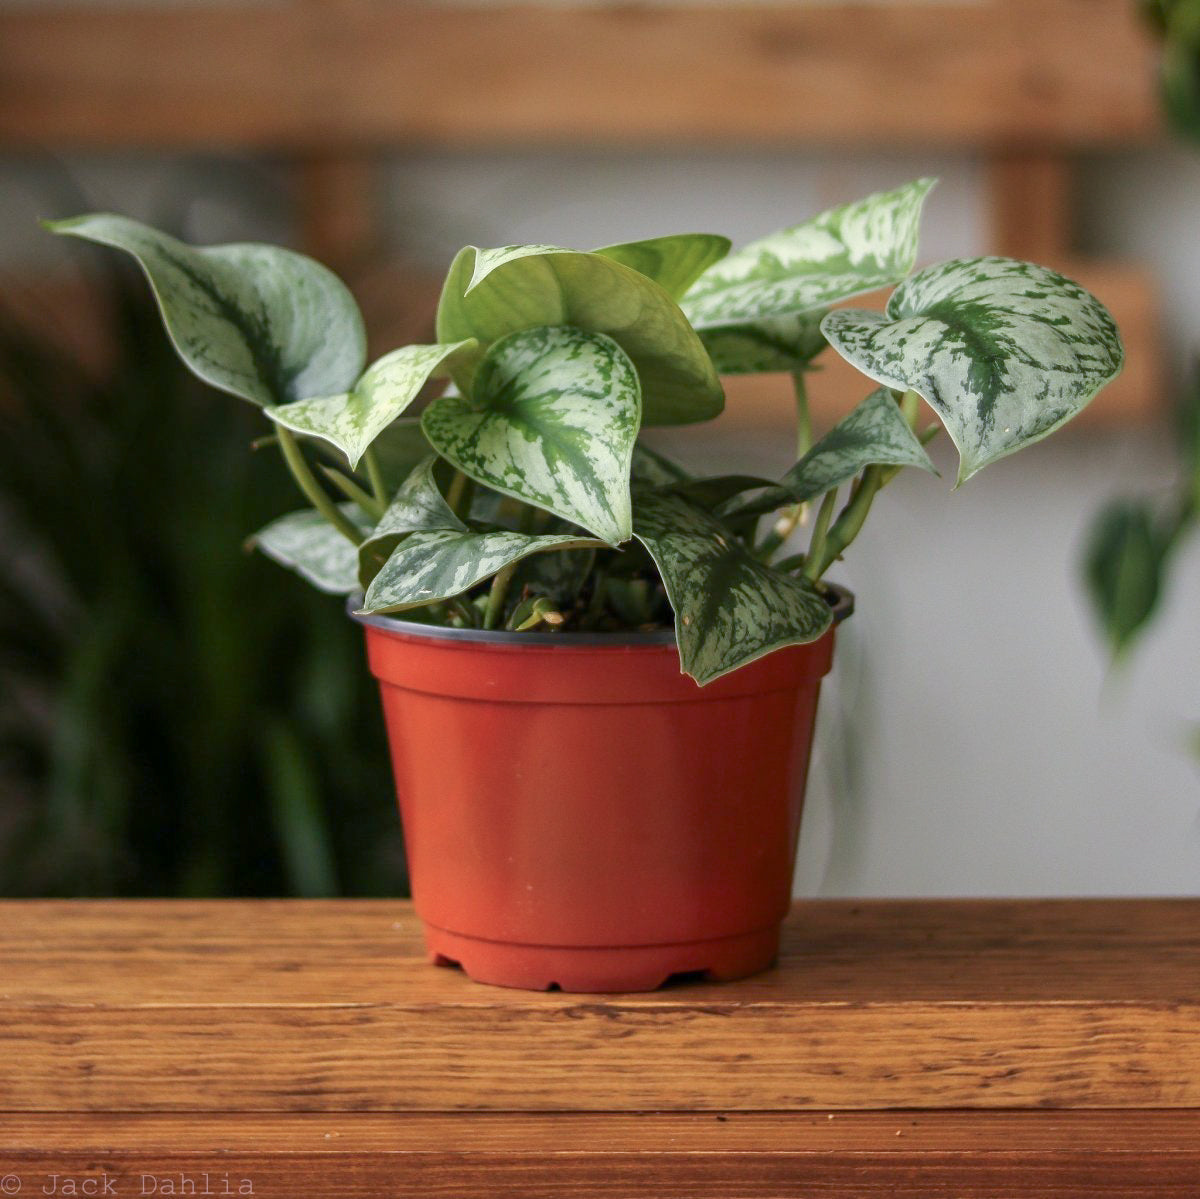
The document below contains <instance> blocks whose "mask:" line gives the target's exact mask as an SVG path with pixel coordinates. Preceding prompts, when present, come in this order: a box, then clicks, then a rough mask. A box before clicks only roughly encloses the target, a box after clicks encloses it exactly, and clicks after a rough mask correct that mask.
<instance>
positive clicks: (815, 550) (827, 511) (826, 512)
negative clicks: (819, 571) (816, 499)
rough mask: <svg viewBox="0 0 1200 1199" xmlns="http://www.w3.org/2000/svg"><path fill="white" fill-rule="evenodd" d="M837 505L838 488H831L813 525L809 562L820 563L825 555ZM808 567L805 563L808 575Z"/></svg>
mask: <svg viewBox="0 0 1200 1199" xmlns="http://www.w3.org/2000/svg"><path fill="white" fill-rule="evenodd" d="M836 503H837V488H836V487H831V488H830V489H829V490H828V491H827V492H826V493H825V498H824V499H823V500H822V501H821V508H820V511H818V513H817V520H816V524H814V525H813V535H812V540H811V541H810V542H809V546H808V561H809V562H813V561H817V562H819V561H820V560H821V558H822V557H823V555H824V553H825V543H826V540H827V538H828V535H829V522H830V521H831V520H832V519H833V509H834V505H835V504H836ZM807 566H808V564H807V563H805V573H806V574H807Z"/></svg>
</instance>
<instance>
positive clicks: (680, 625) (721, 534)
mask: <svg viewBox="0 0 1200 1199" xmlns="http://www.w3.org/2000/svg"><path fill="white" fill-rule="evenodd" d="M634 535H635V536H636V537H637V539H638V540H639V541H640V542H641V543H642V544H643V545H644V546H645V547H646V549H647V550H648V551H649V553H650V555H651V557H652V558H653V559H654V561H655V563H656V565H657V566H658V570H659V573H660V574H661V575H662V580H663V584H664V585H665V587H666V589H667V596H668V598H669V599H670V601H671V606H672V607H673V608H674V609H675V636H676V639H677V641H678V643H679V660H680V663H681V665H682V668H683V671H684V673H685V674H689V675H691V676H692V678H694V679H695V680H696V682H697V683H699V684H700V685H701V686H703V685H704V684H705V683H710V682H712V680H713V679H716V678H720V676H721V675H723V674H728V673H729V672H730V671H731V670H736V669H737V668H738V667H739V666H745V665H746V664H747V663H748V662H753V661H754V660H755V659H757V658H761V657H763V656H764V655H766V654H769V653H771V651H772V650H776V649H781V648H783V647H784V646H786V645H800V644H803V643H805V642H809V641H815V640H816V639H817V638H818V637H820V636H821V634H822V633H824V632H825V630H826V629H827V628H828V627H829V625H830V623H831V620H832V617H831V615H830V609H829V605H828V603H826V601H825V598H824V596H822V595H821V593H820V592H819V591H818V590H817V589H816V588H815V587H814V586H813V585H812V584H811V583H809V582H808V581H807V580H805V579H798V578H793V577H792V576H790V575H785V574H781V573H780V572H779V571H777V570H772V569H771V567H769V566H765V565H764V564H763V563H761V562H759V561H757V560H756V559H755V558H753V557H752V556H751V555H750V554H749V553H748V552H747V551H746V549H745V547H744V546H743V545H742V543H741V542H740V541H738V540H737V539H736V538H734V536H733V535H732V534H731V533H730V532H729V530H728V529H726V528H725V527H724V526H723V525H722V524H721V523H720V522H718V521H717V520H714V519H713V517H711V516H709V515H708V514H707V513H705V512H702V511H701V510H700V509H699V508H696V507H693V506H692V505H691V504H689V503H687V502H686V501H685V500H683V499H680V498H679V497H678V496H669V495H660V496H648V497H646V498H645V499H644V500H643V501H642V502H641V503H639V505H638V512H637V519H636V522H635V525H634Z"/></svg>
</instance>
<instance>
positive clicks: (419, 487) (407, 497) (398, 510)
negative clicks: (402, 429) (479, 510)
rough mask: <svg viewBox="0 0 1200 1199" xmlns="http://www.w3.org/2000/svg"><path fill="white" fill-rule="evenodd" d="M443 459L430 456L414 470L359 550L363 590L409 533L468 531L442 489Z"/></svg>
mask: <svg viewBox="0 0 1200 1199" xmlns="http://www.w3.org/2000/svg"><path fill="white" fill-rule="evenodd" d="M440 463H441V459H440V458H438V457H437V456H436V455H434V454H430V455H429V457H427V458H426V459H425V460H424V461H423V462H420V463H418V464H417V466H416V467H414V468H413V471H412V473H411V474H410V475H409V476H408V478H407V479H405V481H404V483H403V484H402V485H401V487H400V489H399V491H397V492H396V494H395V496H394V497H393V498H392V502H391V503H390V504H389V505H388V506H387V510H386V511H385V512H384V514H383V516H382V517H381V518H380V521H379V523H378V524H377V525H376V526H375V528H374V529H373V530H372V531H371V535H370V537H368V538H367V539H366V540H365V541H364V542H363V543H362V544H361V545H360V546H359V547H358V579H359V583H360V584H361V585H362V586H363V587H367V586H369V585H370V582H371V580H372V579H373V578H374V577H375V576H376V575H377V574H378V573H379V571H380V569H381V568H382V567H383V565H384V563H385V562H387V560H388V558H389V557H390V556H391V554H392V551H393V550H394V549H395V548H396V546H397V545H399V544H400V541H401V539H402V538H404V537H405V536H407V535H408V534H409V533H415V532H430V531H432V530H435V529H447V530H452V531H455V532H460V533H461V532H465V531H466V527H467V526H466V525H464V524H463V523H462V521H461V520H459V519H458V517H457V516H455V515H454V512H453V510H452V509H451V507H450V505H449V504H448V503H446V500H445V498H444V497H443V495H442V490H441V488H440V487H439V486H438V481H437V478H436V477H435V470H436V469H437V467H438V466H439V464H440Z"/></svg>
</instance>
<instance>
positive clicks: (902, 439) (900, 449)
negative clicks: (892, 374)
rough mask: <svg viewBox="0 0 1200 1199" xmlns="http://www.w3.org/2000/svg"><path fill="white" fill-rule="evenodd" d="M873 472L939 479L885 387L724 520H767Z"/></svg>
mask: <svg viewBox="0 0 1200 1199" xmlns="http://www.w3.org/2000/svg"><path fill="white" fill-rule="evenodd" d="M868 466H915V467H917V468H919V469H920V470H927V471H929V473H930V474H934V475H936V474H937V473H938V472H937V468H936V467H935V466H934V465H933V463H932V462H931V461H930V459H929V455H928V454H927V453H925V449H924V447H923V446H922V445H921V443H920V442H919V441H918V440H917V439H916V437H915V436H914V435H913V431H912V430H911V429H910V428H909V427H908V422H907V421H906V420H905V419H904V417H903V415H902V414H901V412H900V407H899V405H898V404H897V403H896V401H895V399H894V398H893V397H892V393H891V392H890V391H888V389H887V388H886V387H880V388H877V389H876V390H875V391H873V392H871V394H870V395H869V396H867V398H866V399H865V400H863V402H862V403H861V404H859V405H858V406H857V407H856V408H854V410H853V411H852V412H850V413H849V414H848V415H847V416H844V417H843V418H842V419H841V420H840V421H838V423H837V424H836V425H834V427H833V428H832V429H830V430H829V432H828V433H826V434H825V436H824V437H822V438H821V440H820V441H818V442H817V443H816V445H814V446H813V447H812V449H810V450H809V451H808V453H807V454H805V455H804V457H803V458H801V459H800V461H799V462H797V463H796V465H795V466H793V467H792V468H791V470H789V471H788V472H787V474H785V475H784V476H783V478H782V479H780V480H779V484H778V486H777V487H772V488H770V489H769V490H767V491H765V492H764V493H763V494H762V495H759V496H755V497H754V498H753V499H750V500H747V501H745V502H743V503H740V504H736V505H733V506H731V507H730V508H728V509H726V510H725V511H723V512H722V516H723V517H725V518H727V519H733V518H737V517H747V516H762V515H763V514H764V513H767V512H774V511H775V509H776V508H779V507H782V506H783V505H784V504H802V503H804V502H805V501H806V500H811V499H813V498H814V497H815V496H818V495H824V494H825V492H827V491H830V490H832V489H833V488H834V487H840V486H841V485H842V484H843V483H848V482H849V481H850V480H851V479H853V478H854V476H855V475H857V474H858V473H859V472H860V471H863V470H865V469H866V468H867V467H868ZM710 482H711V481H710ZM742 490H749V488H743V489H742Z"/></svg>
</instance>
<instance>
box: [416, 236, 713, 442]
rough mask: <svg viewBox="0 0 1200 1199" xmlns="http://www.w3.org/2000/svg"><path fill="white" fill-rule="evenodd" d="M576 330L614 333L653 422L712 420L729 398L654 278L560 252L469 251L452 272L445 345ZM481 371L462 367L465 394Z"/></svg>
mask: <svg viewBox="0 0 1200 1199" xmlns="http://www.w3.org/2000/svg"><path fill="white" fill-rule="evenodd" d="M546 325H572V326H574V327H575V328H578V329H582V330H585V331H586V332H591V333H603V334H605V335H606V336H608V337H611V338H612V339H613V340H614V341H615V342H616V343H617V344H618V345H619V346H620V347H621V348H622V349H623V350H624V351H625V353H626V354H628V355H629V358H630V360H631V361H632V362H633V364H634V366H635V368H636V369H637V372H638V377H639V379H640V380H641V385H642V395H643V400H644V404H643V407H644V413H643V416H644V419H645V422H646V423H647V424H660V425H669V424H687V423H688V422H691V421H699V420H708V419H710V418H711V417H714V416H716V415H717V414H718V413H719V412H720V411H721V409H722V408H723V407H724V403H725V395H724V392H723V391H722V390H721V382H720V380H719V379H718V378H717V374H716V371H715V370H714V368H713V364H712V361H711V359H710V358H709V356H708V353H707V351H706V350H705V349H704V346H703V344H702V343H701V341H700V337H699V335H698V334H697V333H696V331H695V330H694V329H693V328H692V327H691V325H689V324H688V322H687V318H686V317H685V316H684V315H683V313H682V312H681V311H680V308H679V305H678V304H676V302H675V301H674V300H673V299H672V298H671V296H670V295H669V294H668V293H667V292H666V291H665V290H664V289H663V288H662V287H660V286H659V285H658V284H657V283H655V282H654V281H653V280H652V279H649V278H647V277H646V276H645V275H643V274H641V273H640V272H638V271H636V270H634V269H633V268H631V267H629V266H626V265H625V264H624V263H623V262H618V261H616V260H615V259H614V258H610V257H607V256H606V255H604V254H598V253H584V252H582V251H579V250H564V249H559V248H556V247H553V246H507V247H504V248H502V249H498V250H479V249H476V248H475V247H473V246H468V247H467V248H466V249H464V250H462V251H460V253H459V254H458V256H457V257H456V258H455V260H454V262H453V264H452V265H451V267H450V272H449V274H448V275H447V278H446V283H445V285H444V287H443V289H442V297H441V300H440V302H439V304H438V317H437V333H438V340H439V341H442V342H453V341H462V340H464V339H466V338H469V337H474V338H476V339H477V340H478V341H479V342H480V344H481V345H483V346H487V345H490V344H491V343H492V342H494V341H497V340H499V339H500V338H502V337H505V336H507V335H508V334H510V333H515V332H518V331H520V330H524V329H530V328H534V327H537V326H546ZM475 370H476V367H475V366H474V365H473V364H468V363H463V364H457V365H456V366H455V374H454V377H455V381H456V382H457V383H458V386H459V388H460V390H461V391H462V392H463V393H464V394H465V395H468V396H469V395H471V394H472V391H473V388H474V377H475Z"/></svg>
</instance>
